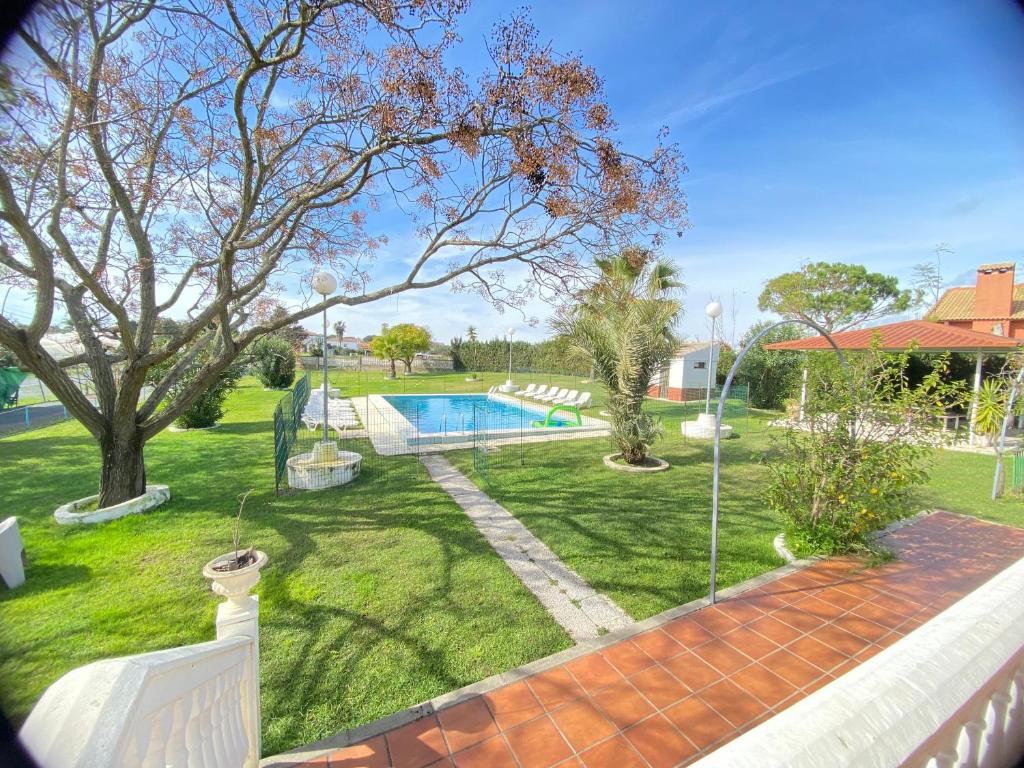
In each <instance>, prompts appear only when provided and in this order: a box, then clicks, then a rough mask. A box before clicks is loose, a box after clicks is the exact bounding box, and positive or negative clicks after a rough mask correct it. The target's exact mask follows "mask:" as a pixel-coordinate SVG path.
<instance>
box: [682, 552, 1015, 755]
mask: <svg viewBox="0 0 1024 768" xmlns="http://www.w3.org/2000/svg"><path fill="white" fill-rule="evenodd" d="M1021 595H1024V560H1021V561H1018V562H1017V563H1015V564H1014V565H1012V566H1011V567H1009V568H1008V569H1006V570H1005V571H1003V572H1002V573H1000V574H999V575H997V576H995V577H994V578H993V579H992V580H991V581H989V582H988V583H986V584H984V585H983V586H982V587H980V588H979V589H977V590H975V591H974V592H972V593H971V594H970V595H968V596H967V597H965V598H963V599H962V600H960V601H959V602H958V603H956V604H955V605H953V606H952V607H951V608H949V609H948V610H946V611H944V612H943V613H941V614H939V615H938V616H936V617H935V618H934V619H932V620H931V621H929V622H928V623H926V624H924V625H923V626H921V627H919V628H918V629H917V630H915V631H914V632H912V633H911V634H909V635H908V636H906V637H905V638H903V639H902V640H900V641H899V642H897V643H895V644H893V645H892V646H890V647H889V648H886V649H885V650H884V651H882V652H881V653H879V654H878V655H876V656H874V657H872V658H871V659H868V660H867V661H866V662H864V663H863V664H861V665H860V666H858V667H856V668H855V669H853V670H851V671H850V672H847V673H846V674H845V675H843V676H841V677H840V678H839V679H838V680H836V681H835V682H832V683H830V684H828V685H826V686H824V687H823V688H821V689H819V690H818V691H816V692H815V693H813V694H811V695H810V696H808V697H807V698H805V699H803V700H802V701H799V702H797V703H796V704H794V705H793V706H791V707H789V708H788V709H786V710H784V711H782V712H781V713H780V714H778V715H776V716H774V717H772V718H771V719H770V720H768V721H766V722H765V723H763V724H762V725H760V726H757V727H756V728H754V729H752V730H750V731H748V732H747V733H745V734H743V735H742V736H740V737H738V738H736V739H735V740H733V741H731V742H729V743H728V744H726V745H725V746H723V747H722V748H720V749H718V750H716V751H714V752H712V753H711V754H710V755H708V756H707V757H705V758H703V759H702V760H700V761H698V762H697V763H695V766H699V768H717V767H718V766H722V767H723V768H724V766H729V768H742V767H744V766H750V767H751V768H753V767H754V766H757V768H769V767H771V766H780V767H781V766H788V767H792V768H812V767H813V768H819V767H820V768H825V767H826V766H827V767H828V768H836V767H837V766H914V767H917V766H922V767H926V768H951V767H952V766H962V767H964V768H966V767H967V766H980V767H981V768H1001V767H1002V766H1012V765H1017V764H1018V761H1019V760H1020V757H1021V752H1022V750H1024V600H1021Z"/></svg>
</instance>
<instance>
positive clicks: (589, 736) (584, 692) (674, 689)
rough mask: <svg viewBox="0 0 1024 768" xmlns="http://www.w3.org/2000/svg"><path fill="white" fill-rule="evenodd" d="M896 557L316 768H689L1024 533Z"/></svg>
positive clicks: (929, 545) (888, 633)
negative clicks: (562, 767)
mask: <svg viewBox="0 0 1024 768" xmlns="http://www.w3.org/2000/svg"><path fill="white" fill-rule="evenodd" d="M885 544H886V546H888V547H890V548H892V549H894V550H895V551H896V552H897V553H898V555H899V559H898V560H896V561H894V562H891V563H887V564H885V565H882V566H880V567H876V568H872V569H865V568H864V567H863V565H862V564H861V563H860V562H858V561H856V560H854V559H851V558H835V559H831V560H825V561H821V562H818V563H816V564H814V565H812V566H811V567H809V568H806V569H804V570H801V571H799V572H796V573H792V574H789V575H787V576H784V577H782V578H780V579H778V580H776V581H774V582H771V583H769V584H766V585H764V586H762V587H759V588H757V589H753V590H751V591H748V592H744V593H743V594H741V595H739V596H737V597H734V598H731V599H729V600H725V601H723V602H720V603H719V604H718V605H716V606H709V607H707V608H703V609H701V610H699V611H696V612H695V613H692V614H689V615H688V616H685V617H683V618H680V619H675V620H672V621H668V622H666V623H665V624H663V625H662V626H660V627H659V628H657V629H654V630H652V631H648V632H645V633H643V634H640V635H637V636H634V637H632V638H630V639H628V640H623V641H621V642H619V643H617V644H615V645H612V646H610V647H607V648H604V649H601V650H599V651H595V652H593V653H590V654H588V655H586V656H583V657H581V658H577V659H575V660H573V661H570V662H568V663H566V664H564V665H562V666H558V667H554V668H553V669H549V670H547V671H545V672H542V673H539V674H537V675H534V676H533V677H529V678H526V679H525V680H523V681H520V682H516V683H513V684H511V685H508V686H505V687H503V688H499V689H497V690H494V691H492V692H490V693H487V694H485V695H483V696H477V697H475V698H472V699H469V700H468V701H464V702H461V703H459V704H456V705H454V706H451V707H447V708H445V709H442V710H441V711H440V712H438V713H437V714H435V715H431V716H429V717H425V718H423V719H420V720H418V721H416V722H413V723H409V724H407V725H404V726H402V727H400V728H396V729H394V730H392V731H390V732H388V733H386V734H384V735H381V736H377V737H376V738H373V739H370V740H369V741H366V742H363V743H361V744H358V745H355V746H351V747H348V748H346V749H343V750H340V751H336V752H333V753H331V754H325V755H323V756H321V757H320V758H318V759H317V760H314V761H312V762H310V763H307V765H317V766H321V768H323V767H324V766H329V767H330V768H339V767H340V766H345V767H346V768H356V767H357V766H364V767H367V768H376V767H377V766H382V767H383V766H393V768H424V767H425V766H456V767H457V768H469V767H470V766H478V765H479V766H487V768H501V766H513V767H514V768H546V767H547V766H581V765H582V766H586V768H600V767H601V766H614V767H615V768H628V767H629V766H639V767H641V768H646V767H652V768H662V766H666V767H667V766H676V765H686V764H687V763H689V762H692V761H694V760H696V759H698V758H699V757H700V756H701V755H702V754H705V753H707V752H709V751H711V750H714V749H715V748H717V747H719V746H721V745H722V744H724V743H725V742H727V741H729V740H730V739H732V738H734V737H735V736H736V735H738V734H740V733H742V732H743V731H745V730H747V729H749V728H752V727H754V726H755V725H757V724H758V723H759V722H762V721H764V720H765V719H767V718H768V717H770V716H771V715H772V714H773V713H775V712H778V711H780V710H783V709H785V708H786V707H788V706H789V705H791V704H792V703H793V702H795V701H797V700H799V699H801V698H802V697H804V696H806V695H808V694H809V693H811V692H812V691H814V690H817V689H818V688H820V687H821V686H823V685H825V684H827V683H828V682H829V681H830V680H834V679H835V678H836V677H837V676H839V675H841V674H843V673H844V672H846V671H847V670H849V669H851V668H853V667H854V666H856V665H857V664H859V663H860V662H862V661H864V660H865V659H868V658H870V657H871V656H872V655H874V654H875V653H877V652H878V651H879V650H881V649H882V648H884V647H887V646H889V645H891V644H892V643H894V642H896V641H897V640H898V639H899V638H901V637H903V636H905V635H906V634H907V633H909V632H911V631H912V630H913V629H915V628H916V627H918V626H920V625H921V624H922V623H924V622H925V621H927V620H928V619H930V618H932V617H933V616H935V615H936V614H938V613H939V612H940V611H942V610H944V609H945V608H947V607H948V606H950V605H952V604H953V603H954V602H956V601H957V600H958V599H960V598H961V597H963V596H964V595H965V594H967V593H968V592H970V591H971V590H973V589H975V588H976V587H978V586H979V585H980V584H982V583H983V582H985V581H986V580H988V579H989V578H990V577H992V576H993V575H994V574H996V573H997V572H999V571H1000V570H1002V569H1003V568H1005V567H1006V566H1008V565H1009V564H1010V563H1012V562H1014V561H1015V560H1016V559H1018V558H1020V557H1022V556H1024V531H1020V530H1016V529H1012V528H1006V527H1003V526H998V525H991V524H988V523H982V522H979V521H976V520H973V519H970V518H964V517H959V516H956V515H951V514H947V513H941V512H940V513H936V514H933V515H930V516H928V517H925V518H921V519H919V520H917V521H915V522H914V523H912V524H911V525H908V526H907V527H905V528H902V529H900V530H898V531H896V532H895V533H893V534H891V535H890V536H889V537H888V538H887V539H886V540H885Z"/></svg>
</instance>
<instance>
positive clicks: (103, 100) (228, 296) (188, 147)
mask: <svg viewBox="0 0 1024 768" xmlns="http://www.w3.org/2000/svg"><path fill="white" fill-rule="evenodd" d="M464 5H465V3H464V2H463V1H462V0H436V2H422V1H421V0H374V1H372V2H371V1H369V0H320V1H319V2H309V1H308V0H270V1H269V2H266V3H264V2H259V3H257V2H244V3H243V2H240V0H91V1H89V2H72V0H54V1H53V2H51V3H47V4H45V5H43V6H41V8H40V10H39V12H38V13H37V14H36V15H35V16H34V17H32V18H31V19H30V20H29V22H28V23H27V24H26V25H25V26H24V28H23V29H21V30H20V31H19V33H18V36H17V39H16V45H15V47H14V48H13V49H12V51H11V52H10V54H9V61H8V65H9V67H10V74H11V77H10V78H8V79H7V82H8V85H7V86H5V87H4V92H3V93H2V94H0V96H2V98H0V115H2V116H0V267H2V269H3V274H4V275H5V277H4V278H3V279H4V280H6V281H9V282H14V283H16V284H18V285H19V286H21V287H22V288H24V289H27V290H29V291H31V292H32V293H33V294H34V296H35V307H34V312H33V315H32V318H31V320H29V321H27V322H23V323H19V322H16V321H15V320H14V319H13V318H10V317H7V316H0V344H4V345H5V346H7V347H9V348H11V349H12V350H13V351H14V352H15V353H16V354H17V355H18V357H19V359H20V360H21V361H22V362H23V363H24V365H25V366H26V367H28V368H30V369H31V370H32V371H34V372H35V373H36V374H37V375H38V376H39V378H40V379H41V380H42V381H44V382H45V383H46V385H47V386H49V387H50V389H51V390H53V392H54V393H56V395H57V396H58V397H59V398H60V399H61V401H62V402H63V403H64V404H65V405H66V406H67V407H68V410H69V411H70V412H71V413H72V414H73V415H74V416H75V417H76V418H77V419H78V420H79V421H80V422H81V423H82V424H83V425H85V427H86V428H87V429H88V430H89V432H90V433H91V434H92V435H93V436H94V437H95V438H96V440H97V442H98V443H99V447H100V450H101V454H102V471H101V475H100V483H99V486H100V504H101V505H104V506H106V505H109V504H113V503H117V502H120V501H123V500H125V499H127V498H130V497H133V496H136V495H138V494H140V493H141V492H142V491H143V490H144V488H145V483H146V472H145V462H144V458H143V447H144V445H145V443H146V441H147V440H149V439H150V438H152V437H153V436H154V435H155V434H157V433H158V432H160V431H161V430H162V429H163V428H164V427H165V426H167V425H168V424H170V423H171V422H172V421H173V420H174V419H175V418H176V417H177V416H178V415H179V414H180V413H181V412H182V411H183V410H184V409H185V408H187V407H188V406H189V405H190V404H191V403H192V401H193V400H194V399H195V398H196V397H198V395H199V393H201V392H202V391H203V390H204V389H205V388H206V387H207V386H209V385H210V384H211V383H212V382H214V381H215V380H216V379H217V377H218V376H219V375H220V373H221V372H222V371H224V370H225V369H226V368H227V367H228V366H229V365H231V363H232V362H233V361H234V360H236V359H237V358H238V356H239V355H240V354H242V353H243V351H244V350H245V349H246V348H247V347H248V346H249V345H250V344H251V343H252V342H253V341H255V340H256V339H258V338H260V337H261V336H263V335H266V334H268V333H270V332H273V331H274V330H276V329H277V328H280V327H283V326H285V325H288V324H291V323H295V322H297V321H299V320H302V319H304V318H307V317H311V316H313V315H315V314H316V313H318V312H320V311H321V310H322V309H323V308H324V307H325V306H328V307H329V306H336V305H348V306H353V305H357V304H363V303H366V302H372V301H375V300H378V299H381V298H384V297H388V296H394V295H397V294H399V293H401V292H403V291H406V290H411V289H418V288H429V287H433V286H438V285H442V284H446V283H448V284H451V285H452V286H453V287H454V288H455V289H456V290H464V291H477V292H479V293H481V294H482V295H483V296H485V297H486V298H487V299H488V300H490V301H491V302H493V303H495V304H496V305H499V306H518V305H521V304H522V303H523V302H524V301H526V300H527V299H528V298H530V297H531V296H534V295H537V294H538V293H541V292H543V291H545V290H556V289H557V290H565V289H568V288H571V287H573V285H574V282H575V280H576V279H577V278H578V277H579V276H580V274H581V270H583V269H584V268H585V265H586V263H587V254H588V252H590V251H592V250H594V249H597V248H606V247H608V246H609V244H614V243H617V242H623V241H634V240H654V241H655V242H657V241H658V240H659V239H660V238H661V237H662V236H663V234H664V233H668V232H672V231H681V230H682V229H683V228H684V227H685V226H686V219H685V216H686V206H685V201H684V198H683V195H682V193H681V191H680V188H679V180H680V176H681V174H682V173H683V172H684V171H685V167H684V165H683V162H682V159H681V156H680V155H679V153H678V151H677V150H676V149H675V148H674V147H673V146H670V145H665V144H664V143H663V141H662V136H659V139H658V142H657V144H656V145H655V147H654V149H653V150H652V151H651V152H650V153H649V154H644V155H641V154H636V153H631V152H628V151H626V150H625V149H623V148H622V147H620V146H619V145H618V144H617V142H616V141H615V140H614V138H613V136H614V129H615V126H614V123H613V122H612V120H611V117H610V114H609V110H608V107H607V106H606V104H605V103H604V101H603V94H602V85H601V81H600V79H599V78H598V76H597V75H596V73H595V72H594V71H593V70H592V69H591V68H589V67H587V66H586V65H584V64H583V62H582V61H581V60H580V59H578V58H577V57H574V56H560V55H557V54H556V53H555V52H554V51H553V50H552V49H551V48H550V47H548V46H546V45H542V44H540V43H538V41H537V38H536V32H535V31H534V29H533V28H532V27H531V25H530V23H529V21H528V20H527V19H526V18H525V17H524V16H522V15H518V16H515V17H513V18H511V19H510V20H508V21H506V22H504V23H501V24H499V25H497V26H496V27H495V28H494V31H493V33H492V35H491V36H490V37H489V38H488V48H487V50H488V53H489V56H490V61H491V66H490V67H489V69H488V70H487V71H484V72H482V73H480V74H479V75H478V76H473V77H470V76H469V75H467V74H466V73H464V72H463V71H462V70H461V69H458V68H454V67H451V66H449V65H448V64H447V63H446V62H447V59H448V58H450V57H447V53H448V51H449V49H450V48H451V47H452V46H453V45H455V44H456V43H457V42H458V35H457V27H456V25H457V20H458V17H459V14H460V13H461V12H462V10H463V7H464ZM385 203H386V204H387V205H389V206H391V207H395V206H397V207H398V208H399V209H400V210H402V211H404V212H405V213H406V214H407V215H408V217H409V220H410V221H411V222H414V223H415V226H416V228H417V233H418V236H419V250H418V252H417V253H415V254H413V258H412V259H411V260H409V263H408V269H407V271H406V272H405V274H404V275H403V276H402V277H401V278H399V279H397V280H395V281H394V282H392V283H390V284H384V285H379V284H376V283H374V282H373V279H372V278H373V263H374V258H375V257H376V254H377V252H378V251H379V250H380V249H381V247H382V246H383V245H384V244H385V243H386V239H385V238H384V237H383V236H379V235H376V236H375V235H373V234H372V233H371V228H372V227H373V222H374V221H375V218H374V217H375V216H376V215H377V211H378V208H379V207H380V206H381V205H383V204H385ZM517 265H518V268H517V269H510V268H511V267H516V266H517ZM321 268H327V269H331V270H332V271H334V272H335V273H337V274H338V275H339V276H340V277H341V284H342V290H341V292H340V293H339V294H338V295H335V296H333V297H329V298H328V299H327V300H325V301H321V300H319V299H316V300H314V299H313V298H312V297H310V296H307V297H306V299H305V300H304V301H303V303H302V305H301V306H300V307H299V308H298V309H295V310H294V311H290V312H289V313H288V314H286V315H285V316H283V317H282V316H281V315H280V314H278V315H277V316H276V317H272V307H273V306H274V302H275V298H276V297H278V296H279V295H280V294H281V293H282V292H283V290H284V287H285V286H286V285H287V284H288V281H291V283H295V282H296V280H297V278H301V277H304V276H308V275H309V274H311V272H312V271H313V270H315V269H321ZM523 275H525V277H524V276H523ZM302 282H303V284H304V282H305V281H302ZM58 305H59V306H60V307H62V308H63V311H65V312H66V313H67V315H68V316H69V318H70V320H71V323H72V324H73V326H74V329H75V332H76V333H77V335H78V338H79V341H80V342H81V347H82V350H83V351H82V352H81V354H78V355H75V356H73V357H72V358H69V359H65V360H61V361H57V360H55V359H54V358H53V357H51V356H50V355H49V354H48V353H47V352H46V350H45V349H44V348H43V346H42V344H41V340H42V337H43V334H44V333H45V332H46V330H47V328H48V327H49V326H50V324H51V320H52V318H53V315H54V312H55V311H56V310H58V308H59V307H58ZM167 315H173V316H175V317H178V318H181V319H183V320H184V322H182V323H180V324H179V325H178V327H177V329H176V330H175V332H174V333H173V334H171V335H169V336H167V337H163V336H161V337H159V338H155V337H154V328H155V327H156V326H157V323H158V320H159V319H161V317H165V316H167ZM172 358H173V359H174V360H175V363H174V365H172V366H170V367H169V368H168V371H167V373H166V374H165V375H164V376H163V377H162V378H161V379H160V380H159V381H158V382H157V383H156V384H155V385H154V386H153V387H152V390H151V391H150V392H148V393H147V396H146V397H142V391H143V382H144V381H145V380H146V374H147V372H148V371H149V370H150V369H151V368H152V367H153V366H155V365H158V364H161V363H164V362H166V361H168V360H170V359H172ZM199 359H203V360H205V362H203V363H202V364H201V366H200V368H201V370H200V373H199V374H198V376H197V377H196V379H195V381H196V386H195V387H194V388H192V389H189V390H188V391H183V392H180V393H179V394H177V395H175V396H173V397H169V396H168V393H169V392H170V390H171V387H172V385H173V383H174V382H175V381H176V380H177V379H178V378H179V377H180V375H181V374H182V372H183V371H184V370H186V369H187V368H189V367H190V366H194V365H196V364H197V363H196V361H197V360H199ZM75 364H85V365H87V366H88V367H89V369H90V371H91V374H92V380H93V382H94V383H95V386H96V396H97V401H96V402H95V403H93V402H91V401H90V400H89V399H88V398H86V396H85V395H84V394H83V393H82V392H81V391H80V390H79V389H78V388H77V387H76V386H75V385H74V383H73V381H72V379H71V378H70V377H69V376H68V373H67V370H68V367H69V366H71V365H75Z"/></svg>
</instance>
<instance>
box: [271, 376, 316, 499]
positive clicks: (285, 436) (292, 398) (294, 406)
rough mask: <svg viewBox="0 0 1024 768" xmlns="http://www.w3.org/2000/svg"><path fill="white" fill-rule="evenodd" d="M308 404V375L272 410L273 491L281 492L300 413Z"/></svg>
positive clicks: (300, 417)
mask: <svg viewBox="0 0 1024 768" xmlns="http://www.w3.org/2000/svg"><path fill="white" fill-rule="evenodd" d="M307 402H309V374H308V373H307V374H306V375H305V376H303V377H302V378H301V379H299V381H298V383H297V384H295V386H294V387H292V389H291V391H290V392H288V394H286V395H285V396H284V397H282V398H281V399H280V400H278V402H277V406H275V408H274V489H275V490H276V491H277V492H278V493H280V492H281V482H282V480H284V477H285V473H286V471H287V463H288V458H289V456H291V453H292V448H293V446H294V445H295V443H296V439H297V437H298V434H299V427H300V424H301V420H302V412H303V410H304V409H305V407H306V403H307Z"/></svg>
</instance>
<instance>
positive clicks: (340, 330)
mask: <svg viewBox="0 0 1024 768" xmlns="http://www.w3.org/2000/svg"><path fill="white" fill-rule="evenodd" d="M334 333H335V335H336V336H337V337H338V343H339V344H340V343H341V342H343V341H344V340H345V321H344V320H339V321H338V322H336V323H335V324H334Z"/></svg>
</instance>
